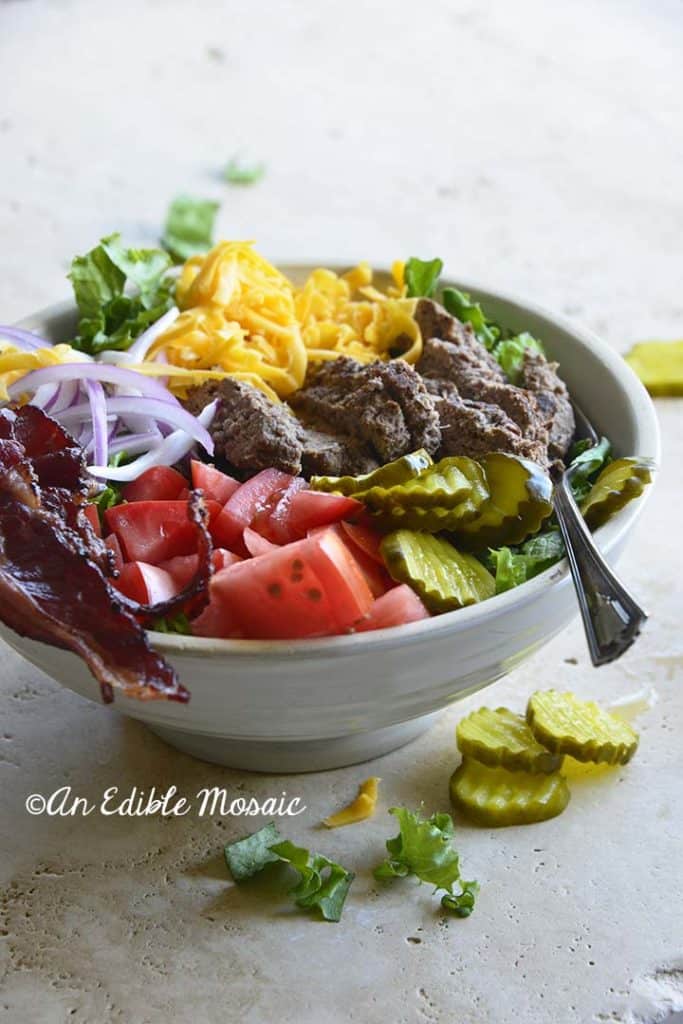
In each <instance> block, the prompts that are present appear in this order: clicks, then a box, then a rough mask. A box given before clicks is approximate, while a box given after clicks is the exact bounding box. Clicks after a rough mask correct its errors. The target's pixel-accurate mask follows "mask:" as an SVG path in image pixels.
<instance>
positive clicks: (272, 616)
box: [193, 531, 372, 640]
mask: <svg viewBox="0 0 683 1024" xmlns="http://www.w3.org/2000/svg"><path fill="white" fill-rule="evenodd" d="M209 593H210V604H209V608H208V609H207V610H206V611H205V612H203V613H202V615H201V616H199V618H198V619H197V620H196V622H195V623H194V627H193V628H194V630H195V632H198V634H199V635H201V636H208V635H214V636H216V635H218V636H235V635H242V636H245V637H251V638H254V639H264V640H265V639H275V640H276V639H296V638H301V637H313V636H327V635H331V634H335V633H340V632H343V631H344V630H345V629H347V628H349V627H350V626H351V625H352V623H354V622H356V621H357V620H358V619H360V618H363V617H364V616H365V615H366V614H367V613H368V612H369V611H370V608H371V607H372V594H371V593H370V590H369V589H368V586H367V584H366V582H365V579H364V578H363V575H362V573H361V571H360V570H359V568H358V566H357V565H356V563H355V562H354V560H353V558H352V556H351V555H350V553H349V550H348V548H347V547H346V545H345V544H343V543H342V542H341V541H340V540H339V538H338V537H336V536H335V535H334V533H332V532H330V531H326V532H324V533H321V534H318V535H316V536H315V537H307V538H305V539H304V540H300V541H295V542H293V543H291V544H286V545H284V546H282V547H274V548H273V550H272V551H269V552H268V553H267V554H264V555H259V556H258V557H256V558H251V559H248V560H247V561H244V562H241V563H239V564H238V565H233V566H232V567H231V568H229V569H226V570H224V571H223V572H219V573H216V575H215V576H214V577H213V578H212V580H211V583H210V588H209ZM209 630H213V631H214V632H212V633H211V632H209ZM216 630H220V632H216Z"/></svg>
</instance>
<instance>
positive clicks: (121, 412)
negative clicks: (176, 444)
mask: <svg viewBox="0 0 683 1024" xmlns="http://www.w3.org/2000/svg"><path fill="white" fill-rule="evenodd" d="M137 413H140V414H142V415H143V416H144V415H148V416H150V417H151V418H152V419H154V420H159V421H160V422H161V423H169V424H170V425H171V426H172V427H175V429H176V430H182V431H184V432H185V433H186V434H187V435H188V436H189V437H191V438H193V439H194V440H195V441H198V442H199V444H201V445H202V446H203V447H204V448H205V449H206V451H207V452H208V453H209V455H213V447H214V446H213V439H212V437H211V434H209V432H208V430H207V429H206V428H205V427H204V426H203V425H202V423H201V422H200V421H199V419H198V417H196V416H193V415H192V413H189V412H188V411H187V409H183V407H182V405H170V403H169V402H161V401H159V399H158V398H138V397H135V396H133V397H125V398H119V397H115V398H108V399H107V415H116V416H125V415H127V414H137ZM89 418H90V405H89V404H88V403H81V404H79V405H72V406H71V408H70V409H64V410H63V411H62V412H60V413H59V414H58V415H57V416H56V417H55V419H58V420H59V422H60V423H61V424H62V425H63V426H65V427H67V428H68V427H69V426H70V425H72V424H76V423H81V422H82V421H83V420H86V419H89Z"/></svg>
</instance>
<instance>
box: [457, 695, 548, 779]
mask: <svg viewBox="0 0 683 1024" xmlns="http://www.w3.org/2000/svg"><path fill="white" fill-rule="evenodd" d="M455 738H456V742H457V744H458V749H459V750H460V752H461V753H462V754H463V755H464V756H465V757H470V758H475V759H476V760H477V761H481V762H482V763H483V764H487V765H490V766H491V767H493V768H497V767H500V768H507V769H508V770H509V771H526V772H532V773H537V772H545V773H546V774H548V773H549V772H555V771H557V769H558V768H559V767H560V765H561V764H562V755H561V754H551V753H550V751H549V750H548V749H547V748H546V747H544V746H543V745H542V744H540V743H539V742H538V740H537V739H536V737H535V736H534V734H533V733H532V731H531V729H530V728H529V726H528V724H527V722H526V719H524V718H523V717H522V716H521V715H516V714H515V713H514V712H513V711H509V710H508V708H496V709H495V711H494V710H493V709H492V708H479V710H478V711H473V712H472V714H471V715H467V717H466V718H463V719H462V720H461V721H460V722H458V725H457V728H456V730H455Z"/></svg>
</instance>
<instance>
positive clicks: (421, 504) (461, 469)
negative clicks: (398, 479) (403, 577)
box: [356, 455, 489, 533]
mask: <svg viewBox="0 0 683 1024" xmlns="http://www.w3.org/2000/svg"><path fill="white" fill-rule="evenodd" d="M488 496H489V492H488V487H487V486H486V478H485V476H484V471H483V469H482V468H481V466H480V465H479V463H478V462H475V461H474V459H470V458H468V457H467V456H460V455H456V456H453V457H451V458H447V459H442V460H441V461H440V462H438V463H437V464H436V465H434V466H429V467H428V468H427V469H425V470H423V472H422V473H420V475H419V476H417V477H414V478H413V479H412V480H408V481H407V482H406V483H404V484H397V485H396V486H395V487H390V488H383V487H372V488H370V489H369V490H367V491H364V492H363V493H362V494H359V495H356V497H358V498H360V499H361V500H362V501H364V502H365V504H366V505H367V506H368V508H369V509H370V511H371V513H372V515H373V516H374V518H375V519H376V521H377V522H378V524H379V525H381V526H383V527H384V528H385V529H398V528H400V527H405V528H406V529H411V530H427V532H429V533H438V532H439V531H441V530H453V529H455V527H456V526H457V525H458V524H459V523H461V522H463V521H465V520H467V519H472V518H473V517H474V516H475V515H476V514H477V512H478V511H479V509H480V508H481V506H482V505H483V504H484V502H485V501H486V499H487V498H488Z"/></svg>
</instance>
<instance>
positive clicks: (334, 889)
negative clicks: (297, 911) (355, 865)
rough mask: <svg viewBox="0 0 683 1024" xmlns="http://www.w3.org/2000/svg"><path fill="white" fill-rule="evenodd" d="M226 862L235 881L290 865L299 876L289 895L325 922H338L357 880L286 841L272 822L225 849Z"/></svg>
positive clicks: (339, 865) (319, 857)
mask: <svg viewBox="0 0 683 1024" xmlns="http://www.w3.org/2000/svg"><path fill="white" fill-rule="evenodd" d="M225 860H226V862H227V865H228V868H229V869H230V873H231V874H232V877H233V878H234V879H235V881H236V882H242V881H244V879H246V878H251V877H252V875H255V874H257V873H258V872H259V871H262V870H263V868H265V867H266V866H267V865H268V864H275V863H278V862H282V863H284V864H288V865H289V866H290V867H291V868H293V869H294V870H295V871H296V872H297V873H298V875H299V880H298V882H297V884H296V885H295V886H294V887H293V888H292V889H290V893H289V894H290V896H291V897H292V899H293V900H294V902H295V903H296V905H297V906H298V907H302V908H303V909H305V910H310V909H316V910H318V911H319V912H320V914H321V915H322V917H323V918H324V920H325V921H339V919H340V918H341V915H342V910H343V909H344V901H345V900H346V896H347V893H348V891H349V888H350V886H351V883H352V882H353V879H354V877H355V876H354V874H353V872H352V871H347V870H346V868H343V867H342V866H341V864H336V863H335V862H334V861H332V860H329V859H328V858H327V857H324V856H323V855H322V854H319V853H311V852H310V851H309V850H307V849H305V848H304V847H303V846H295V845H294V843H292V842H290V841H289V840H288V839H283V838H282V836H281V835H280V834H279V832H278V830H277V828H276V827H275V825H274V823H273V822H270V824H268V825H266V826H265V827H264V828H262V829H259V831H258V832H253V833H252V834H251V835H249V836H245V837H244V839H239V840H238V841H237V842H235V843H229V844H228V845H227V846H226V847H225Z"/></svg>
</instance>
